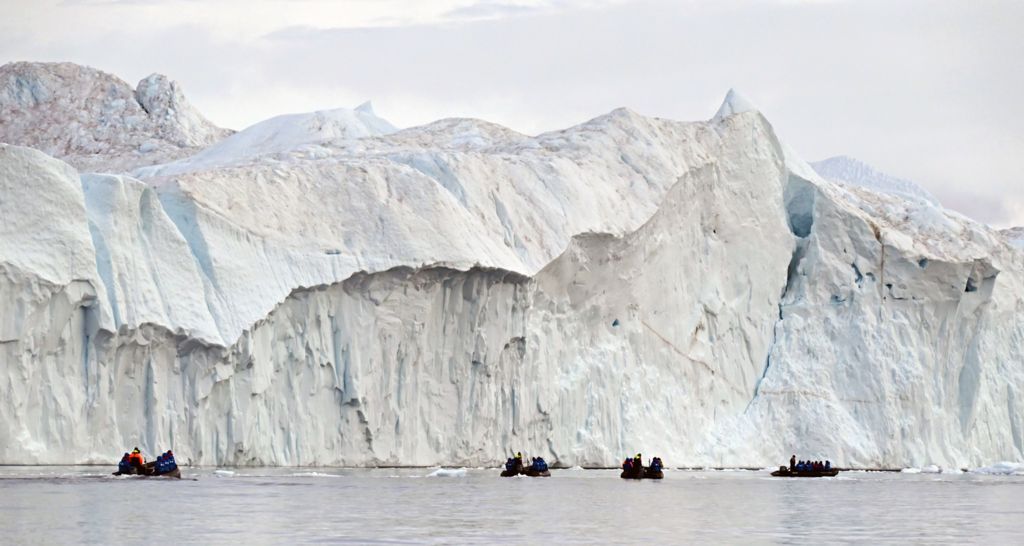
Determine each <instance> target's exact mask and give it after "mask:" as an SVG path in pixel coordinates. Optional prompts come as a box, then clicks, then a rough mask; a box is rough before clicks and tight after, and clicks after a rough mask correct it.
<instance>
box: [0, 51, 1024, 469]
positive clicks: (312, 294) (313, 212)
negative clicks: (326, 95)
mask: <svg viewBox="0 0 1024 546" xmlns="http://www.w3.org/2000/svg"><path fill="white" fill-rule="evenodd" d="M5 69H7V67H3V68H0V72H2V71H3V70H5ZM19 70H21V71H22V72H24V71H25V69H24V68H21V69H19ZM34 70H35V69H34ZM38 70H43V71H45V67H43V68H39V69H38ZM61 70H64V69H63V68H62V69H61ZM29 72H30V73H31V71H29ZM83 73H85V72H83ZM83 77H84V76H83ZM92 77H95V78H104V77H105V76H100V75H95V76H92ZM44 79H45V78H44ZM23 80H25V79H24V78H23ZM19 81H21V80H19ZM47 81H48V80H47ZM103 81H106V80H103ZM159 81H163V80H160V79H159V78H157V79H156V80H155V82H156V83H154V85H157V84H159ZM18 85H19V86H22V87H21V88H26V89H29V90H31V89H37V88H40V89H46V90H47V92H55V91H54V88H53V86H52V85H50V84H47V85H46V86H42V87H40V86H39V85H37V84H35V83H33V81H31V78H29V79H27V80H25V81H23V82H22V83H19V84H18ZM159 85H163V84H159ZM82 87H83V88H89V89H91V87H89V86H82ZM60 92H61V93H65V92H67V93H72V92H77V91H76V90H74V89H72V90H60ZM142 95H143V97H148V95H147V94H146V93H143V94H142ZM76 100H77V99H76ZM176 100H179V99H176ZM180 100H183V99H180ZM149 101H150V99H148V98H144V100H141V101H136V102H138V103H139V104H157V103H158V102H159V101H157V102H156V103H152V102H149ZM86 102H88V101H86ZM140 108H141V107H140ZM151 108H154V107H152V106H151ZM19 112H21V113H19V114H18V115H19V116H22V117H20V118H17V119H14V118H9V119H11V120H12V121H9V124H8V126H7V127H26V126H28V125H29V124H30V121H31V120H30V119H28V117H31V116H33V115H37V114H35V113H34V112H36V110H31V109H24V110H19ZM58 113H59V112H58ZM61 115H63V114H61ZM26 116H27V117H26ZM195 119H197V118H195V116H192V115H189V116H186V118H185V119H184V120H183V121H178V122H176V124H177V125H176V126H177V127H194V126H195V123H194V122H195ZM189 120H191V121H189ZM318 124H320V125H318ZM0 129H4V126H0ZM143 129H145V131H150V133H151V134H147V135H146V136H145V138H146V139H149V138H157V139H159V138H162V137H160V135H161V134H164V133H161V132H160V129H159V128H155V127H148V128H143ZM141 130H142V129H140V131H141ZM190 134H191V133H190ZM36 136H37V135H34V134H32V133H31V132H18V131H7V132H3V131H0V140H4V141H5V142H9V143H10V144H5V145H2V146H0V217H3V218H4V219H5V220H4V222H3V223H2V224H0V300H2V303H3V307H2V308H3V309H6V310H10V311H9V312H6V313H4V314H3V315H0V379H2V380H3V382H4V384H5V385H6V386H7V388H6V389H5V393H7V396H5V397H4V399H3V400H0V421H2V422H3V423H5V424H6V426H5V427H3V428H0V463H2V464H33V463H47V464H73V463H76V462H85V461H95V460H103V458H104V456H109V453H110V452H112V451H113V452H119V451H120V450H121V449H122V448H121V447H120V446H125V445H139V446H140V447H142V448H143V449H144V450H146V451H149V452H155V451H156V449H157V448H160V447H162V448H166V446H171V447H173V449H174V451H175V454H176V455H177V456H178V458H179V459H180V460H182V461H189V462H191V463H192V464H205V465H292V466H318V465H346V466H373V465H413V466H438V465H441V464H446V465H456V466H466V467H478V466H495V465H497V464H499V463H500V462H502V461H504V459H505V457H507V454H508V453H509V452H510V450H522V451H523V452H525V453H529V454H531V455H540V456H543V457H545V458H546V459H547V460H549V461H552V462H553V463H555V462H557V464H559V465H560V466H568V467H571V466H576V465H579V466H616V465H617V462H618V460H619V458H620V457H621V456H622V454H623V453H634V452H636V450H638V449H641V450H643V452H644V453H657V454H658V455H659V456H661V457H663V458H665V460H668V461H672V462H673V466H708V467H763V466H766V465H768V466H770V465H771V464H772V463H773V462H774V461H778V460H782V459H786V458H788V456H789V454H791V453H803V454H808V456H812V457H813V458H816V459H829V460H831V461H832V462H833V464H835V465H837V466H863V467H914V468H921V467H923V466H925V465H931V464H934V465H938V466H941V467H943V468H960V467H964V466H974V467H977V466H980V465H983V464H985V462H986V461H993V460H1009V461H1017V460H1024V432H1022V431H1024V412H1022V410H1021V407H1022V406H1021V404H1022V402H1021V400H1022V396H1024V365H1022V362H1024V360H1022V359H1021V352H1020V351H1021V349H1020V348H1021V342H1022V340H1024V312H1022V311H1024V252H1021V251H1020V249H1019V248H1017V247H1015V246H1014V245H1013V244H1012V242H1011V240H1010V238H1008V237H1007V235H1006V234H1005V233H1000V232H998V231H996V230H994V229H992V228H989V227H988V226H985V225H982V224H978V223H976V222H973V221H971V220H969V219H967V218H964V217H962V216H960V215H958V214H955V213H950V212H948V211H945V210H944V209H942V208H941V207H939V206H937V205H936V204H934V203H931V202H929V201H928V200H926V199H911V198H907V197H906V196H905V195H899V194H894V193H892V192H885V191H878V190H877V189H871V188H865V187H862V186H857V185H851V184H845V183H836V182H833V181H830V180H828V179H826V178H824V177H822V176H820V175H819V174H817V173H816V172H815V171H814V170H813V169H812V168H811V167H810V166H808V165H807V164H806V163H804V162H803V161H802V160H800V159H799V157H798V156H797V155H796V154H795V152H793V151H792V150H791V149H790V148H789V147H787V146H786V145H785V143H784V142H783V141H782V140H780V138H779V137H778V136H777V135H776V134H775V131H774V129H773V127H772V125H771V123H770V122H769V121H768V120H767V119H766V118H765V117H764V116H763V115H762V114H761V113H759V112H758V111H757V109H756V108H755V107H753V106H752V105H751V104H750V102H749V101H746V100H744V99H742V98H740V97H739V95H738V94H737V93H735V92H730V94H729V96H728V97H727V98H726V101H725V102H724V104H723V107H722V108H721V109H720V110H719V112H718V114H716V115H715V116H714V117H713V118H712V119H710V120H707V121H698V122H677V121H670V120H663V119H655V118H648V117H644V116H641V115H639V114H636V113H634V112H631V111H629V110H626V109H619V110H615V111H613V112H611V113H609V114H606V115H604V116H600V117H598V118H595V119H594V120H591V121H588V122H586V123H583V124H580V125H578V126H575V127H571V128H568V129H565V130H561V131H553V132H549V133H544V134H541V135H536V136H527V135H521V134H518V133H516V132H514V131H511V130H508V129H506V128H503V127H500V126H496V125H494V124H490V123H487V122H484V121H480V120H467V119H451V120H441V121H438V122H435V123H431V124H428V125H425V126H421V127H413V128H408V129H402V130H398V129H397V128H395V127H393V126H391V125H390V124H388V123H387V122H386V121H384V120H383V119H382V118H379V117H377V115H376V114H375V113H373V112H372V109H371V108H370V107H368V106H363V107H360V108H357V109H354V110H336V111H327V112H319V113H313V114H306V115H294V116H285V117H281V118H274V119H273V120H269V121H268V122H263V123H261V124H257V125H255V126H253V127H252V128H249V129H246V130H243V131H240V132H238V133H235V134H234V135H233V136H231V135H230V134H228V133H224V134H217V135H216V138H215V141H212V142H210V141H204V142H206V143H205V144H203V145H202V146H201V149H192V148H190V149H192V152H191V153H190V154H189V155H187V156H174V155H173V154H172V155H171V156H168V157H166V158H156V159H155V160H154V161H153V162H149V163H146V162H143V163H139V162H135V163H133V164H132V166H131V174H126V169H124V166H125V165H126V163H125V162H124V161H123V159H124V157H123V151H122V149H121V148H120V147H118V146H119V145H118V146H115V145H113V144H112V145H110V147H109V150H110V151H109V153H107V152H104V151H103V150H104V148H102V147H101V149H100V151H99V152H98V153H97V154H95V155H96V157H91V158H90V159H89V162H88V164H89V165H90V166H95V165H97V164H99V163H100V162H101V161H102V160H103V158H104V157H106V161H108V162H109V163H108V164H109V165H110V168H109V169H106V170H107V171H108V173H109V174H105V173H97V172H90V173H81V172H79V171H78V170H76V169H75V167H74V166H73V165H75V164H76V162H77V164H79V165H81V161H80V159H79V158H78V156H77V155H76V154H77V153H78V152H77V151H75V150H69V149H63V148H46V149H44V150H43V151H39V150H37V149H33V148H38V147H44V146H42V145H41V144H40V141H39V140H38V139H37V138H36ZM29 137H31V138H29ZM208 137H209V138H211V139H213V138H214V137H212V136H210V135H209V134H208ZM204 138H206V137H204ZM188 146H192V145H191V144H189V145H188ZM44 148H45V147H44ZM44 152H47V153H44ZM104 154H106V155H104ZM54 156H57V157H54ZM68 162H70V163H71V164H69V163H68ZM87 170H92V171H97V170H100V171H102V170H103V169H87Z"/></svg>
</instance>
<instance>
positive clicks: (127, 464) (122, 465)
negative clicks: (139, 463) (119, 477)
mask: <svg viewBox="0 0 1024 546" xmlns="http://www.w3.org/2000/svg"><path fill="white" fill-rule="evenodd" d="M131 467H132V463H131V461H130V460H129V458H128V454H127V453H125V454H124V455H123V456H122V457H121V461H120V462H119V463H117V471H118V472H127V471H128V469H129V468H131Z"/></svg>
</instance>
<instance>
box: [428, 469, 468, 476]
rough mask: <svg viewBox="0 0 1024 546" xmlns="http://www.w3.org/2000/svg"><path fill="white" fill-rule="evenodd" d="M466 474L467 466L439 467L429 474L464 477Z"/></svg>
mask: <svg viewBox="0 0 1024 546" xmlns="http://www.w3.org/2000/svg"><path fill="white" fill-rule="evenodd" d="M465 476H466V469H465V468H438V469H437V470H435V471H433V472H431V473H430V474H427V477H428V478H463V477H465Z"/></svg>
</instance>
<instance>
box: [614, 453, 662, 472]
mask: <svg viewBox="0 0 1024 546" xmlns="http://www.w3.org/2000/svg"><path fill="white" fill-rule="evenodd" d="M643 468H644V459H643V456H642V455H641V454H640V453H637V454H636V456H635V457H632V458H630V457H626V459H625V460H624V461H622V470H623V471H625V472H633V471H634V470H637V469H643ZM647 468H650V469H652V470H661V469H662V468H664V467H663V465H662V463H661V457H655V458H653V459H651V465H650V466H649V467H647Z"/></svg>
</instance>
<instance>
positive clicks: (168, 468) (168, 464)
mask: <svg viewBox="0 0 1024 546" xmlns="http://www.w3.org/2000/svg"><path fill="white" fill-rule="evenodd" d="M150 466H152V468H149V467H150ZM177 469H178V463H177V462H176V461H175V460H174V452H172V451H171V450H169V449H168V450H167V451H166V452H164V453H161V454H160V455H159V456H158V457H157V458H156V461H154V462H153V463H151V464H150V465H147V464H146V458H145V457H144V456H143V455H142V451H141V450H139V448H138V447H136V448H134V449H132V450H131V452H130V453H125V454H124V455H123V456H122V457H121V461H120V462H118V463H117V472H116V473H117V474H146V475H161V474H169V473H171V472H174V471H175V470H177Z"/></svg>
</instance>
